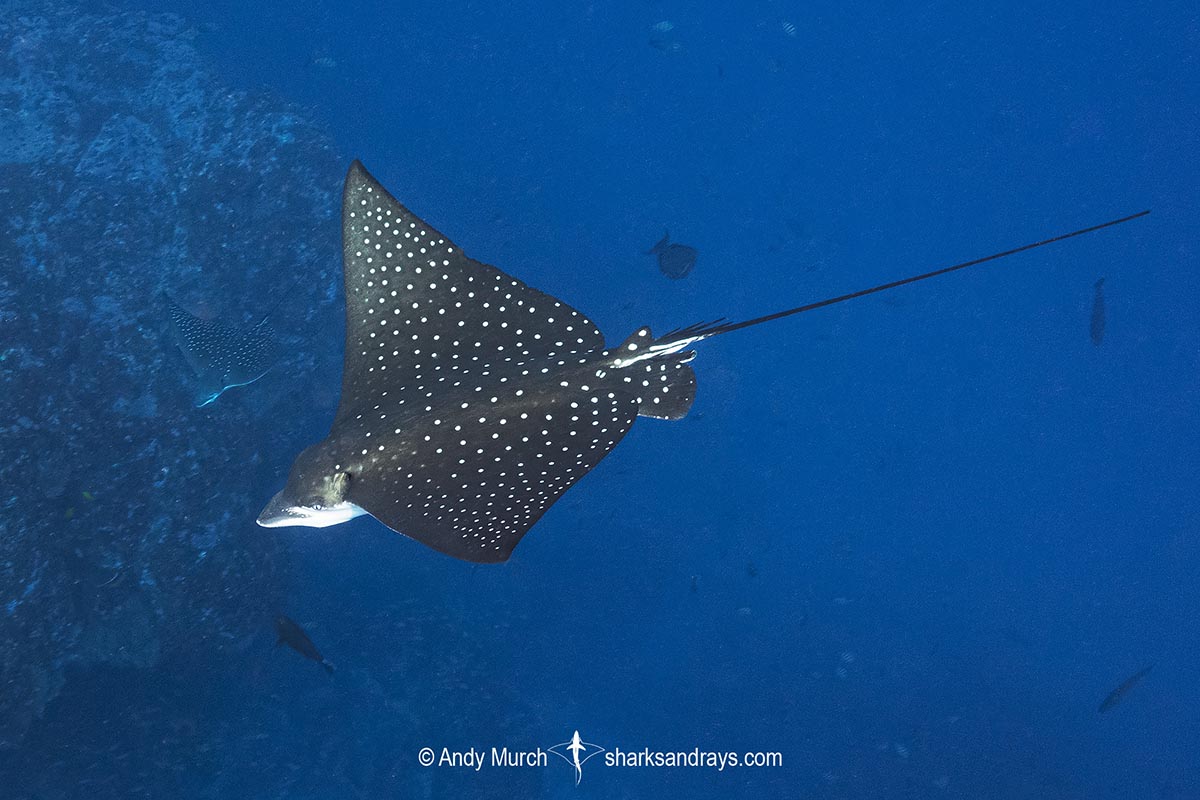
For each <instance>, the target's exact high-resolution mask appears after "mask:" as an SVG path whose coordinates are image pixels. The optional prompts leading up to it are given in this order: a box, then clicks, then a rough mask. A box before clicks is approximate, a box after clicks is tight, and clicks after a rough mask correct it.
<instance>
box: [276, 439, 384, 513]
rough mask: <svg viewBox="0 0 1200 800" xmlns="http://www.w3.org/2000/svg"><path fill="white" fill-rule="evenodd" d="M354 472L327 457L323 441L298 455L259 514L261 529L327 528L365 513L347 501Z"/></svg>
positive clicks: (327, 452) (326, 449)
mask: <svg viewBox="0 0 1200 800" xmlns="http://www.w3.org/2000/svg"><path fill="white" fill-rule="evenodd" d="M353 482H354V475H353V472H352V471H351V470H350V469H349V468H348V467H347V468H343V466H342V465H341V464H335V463H334V462H333V461H332V460H331V459H330V457H329V451H328V447H327V443H326V442H321V443H319V444H315V445H313V446H312V447H309V448H308V449H307V450H305V451H304V452H303V453H301V454H300V455H299V457H298V458H297V459H296V462H295V463H294V464H293V465H292V471H291V472H290V473H289V474H288V479H287V484H286V485H285V486H284V487H283V490H282V491H280V492H279V493H278V494H276V495H275V496H274V497H272V498H271V502H269V503H267V506H266V508H264V509H263V510H262V513H260V514H259V515H258V524H259V525H262V526H263V527H264V528H285V527H289V526H293V525H300V526H304V527H308V528H326V527H329V526H330V525H337V524H339V523H342V522H346V521H348V520H351V519H354V518H355V517H358V516H362V515H363V514H365V513H366V512H365V511H363V509H361V508H360V507H358V506H357V505H355V504H354V503H353V502H351V500H350V489H351V486H352V484H353Z"/></svg>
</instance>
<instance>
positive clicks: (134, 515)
mask: <svg viewBox="0 0 1200 800" xmlns="http://www.w3.org/2000/svg"><path fill="white" fill-rule="evenodd" d="M88 8H91V7H90V6H88V7H83V6H80V7H72V6H71V5H70V4H51V3H42V2H16V3H5V4H0V11H2V12H3V13H0V102H2V105H3V108H4V109H5V111H4V113H3V114H2V115H0V225H2V226H3V230H2V231H0V265H3V266H2V267H0V448H2V455H3V458H0V508H3V512H2V513H0V685H3V686H4V687H5V691H4V692H3V693H2V694H0V748H3V747H6V746H13V745H15V744H17V743H18V742H19V741H20V739H21V737H22V734H23V732H24V731H25V730H26V728H27V727H28V725H29V724H30V723H31V721H33V720H35V719H37V717H38V715H39V714H40V713H41V712H42V710H43V708H44V707H45V705H46V703H48V702H50V701H51V700H52V699H53V698H54V697H55V695H56V694H57V693H58V692H59V691H60V689H61V687H62V686H63V682H64V676H65V674H66V673H65V670H66V669H67V668H68V667H69V666H72V665H75V666H84V667H88V666H96V665H109V666H114V667H122V668H126V667H134V668H142V667H150V666H153V665H154V664H155V663H157V662H158V661H159V660H160V659H161V658H163V657H166V656H168V655H170V654H171V653H172V652H173V651H174V652H178V651H179V650H180V649H182V648H184V647H187V648H195V647H196V646H197V643H198V642H200V643H205V644H206V645H207V646H208V647H210V648H211V649H213V650H216V649H219V648H221V647H223V646H227V645H229V644H230V643H231V642H233V641H235V640H237V639H240V638H244V637H245V636H246V635H248V633H249V631H251V630H252V629H254V628H256V627H257V626H258V625H259V624H260V622H259V620H258V619H257V617H256V615H255V613H256V612H257V611H258V610H260V609H261V608H262V607H264V605H266V603H265V602H264V597H266V596H269V595H270V594H271V593H273V592H275V591H276V576H277V571H278V570H277V567H276V566H275V564H276V563H277V557H276V556H277V554H276V552H275V548H276V544H275V543H274V542H275V540H274V539H273V538H272V537H265V536H262V535H261V532H259V531H258V530H257V529H256V528H255V526H254V511H255V510H256V509H257V508H258V507H259V506H260V505H261V504H262V498H263V497H266V496H269V487H270V486H271V485H273V484H274V483H276V482H277V481H278V478H279V476H278V474H277V469H278V465H274V464H271V465H264V463H263V458H262V457H261V455H260V448H263V449H264V450H265V447H264V445H265V444H266V442H265V441H264V437H263V433H264V432H265V431H268V430H271V429H272V426H271V424H270V421H271V420H272V419H276V418H278V417H280V416H281V415H282V412H281V409H282V408H283V407H284V405H285V403H286V401H287V399H288V398H287V397H286V396H285V392H284V391H283V389H284V388H285V387H286V388H290V389H292V390H294V389H296V388H298V387H302V386H305V385H306V383H305V378H307V377H311V376H312V374H313V372H314V364H316V363H317V362H318V354H313V353H311V352H309V351H307V350H305V349H304V348H305V343H307V342H309V341H311V337H312V330H313V329H314V328H316V327H318V326H321V327H324V326H326V325H330V326H336V325H337V324H338V323H337V319H338V317H339V315H340V310H339V309H338V308H337V307H335V306H334V304H333V300H334V297H335V296H336V294H337V292H336V286H337V282H338V280H339V278H340V276H339V269H340V268H339V260H338V239H337V222H336V220H335V219H334V218H333V216H332V215H333V214H334V212H335V211H336V209H337V196H336V192H337V191H338V190H339V187H340V176H341V171H342V165H341V164H340V163H339V160H338V159H336V158H335V157H334V154H333V153H332V149H331V147H330V145H329V142H328V141H327V139H326V138H325V136H324V134H323V133H322V132H321V131H320V130H318V129H317V128H315V127H314V126H313V125H311V124H309V123H308V122H306V121H305V120H304V119H303V118H302V117H301V116H299V115H298V114H296V113H294V112H293V111H291V110H289V109H288V108H286V107H285V106H284V105H283V104H282V103H280V102H279V101H278V100H272V99H271V98H268V97H259V96H253V95H248V94H244V93H239V92H236V91H230V90H229V89H228V88H227V87H224V86H222V85H221V84H220V83H219V82H218V81H217V80H215V79H214V77H213V76H212V75H211V74H209V73H208V72H206V69H205V68H204V66H203V65H202V61H201V59H200V58H199V56H198V55H197V52H196V49H195V47H194V43H193V37H192V34H191V33H190V32H189V30H188V29H187V27H186V25H185V24H184V23H182V22H181V21H180V20H178V19H176V18H173V17H170V16H160V15H142V14H97V13H92V12H90V11H88V10H86V9H88ZM326 222H328V224H326ZM297 276H300V277H301V278H302V280H298V279H297ZM180 288H182V289H183V290H196V289H197V288H199V289H201V290H204V291H207V292H208V295H209V297H208V300H209V302H219V303H220V304H221V305H223V306H225V307H226V308H227V309H230V310H234V311H236V312H237V314H239V315H240V314H244V315H245V319H246V320H249V319H251V318H252V317H253V315H254V313H255V311H256V308H255V305H254V304H255V303H256V302H259V301H258V300H256V298H262V297H268V296H269V297H279V296H281V295H285V294H286V295H288V297H287V300H286V302H287V304H288V305H289V307H290V309H291V316H292V320H291V322H292V323H293V324H294V327H293V329H281V330H280V334H281V339H282V342H283V344H284V345H285V348H286V351H287V352H288V353H289V354H291V355H289V356H288V357H287V358H286V359H285V362H286V368H285V369H283V370H280V371H279V372H280V373H281V375H279V376H277V377H276V378H275V380H274V382H273V383H272V382H271V381H270V380H267V379H264V381H262V382H260V384H259V385H256V386H255V387H254V388H255V390H256V391H254V392H253V393H251V392H249V391H247V392H245V393H243V394H242V395H240V396H239V397H238V398H235V399H234V400H233V401H231V402H228V403H224V402H223V403H221V404H218V405H215V406H213V407H212V408H210V409H204V410H197V409H195V408H193V407H192V404H191V402H190V401H189V394H190V387H189V385H188V380H189V377H190V376H189V375H188V373H187V370H186V367H185V365H184V364H183V362H182V360H181V356H180V354H179V352H178V351H177V350H176V349H175V347H174V345H173V343H172V341H171V339H170V337H169V336H168V335H167V333H166V319H167V316H166V309H165V308H162V307H160V306H159V305H158V304H156V303H155V298H156V297H157V295H158V293H159V292H160V291H161V290H164V289H172V290H179V289H180ZM320 360H321V361H323V362H324V363H327V364H328V363H333V364H335V363H336V361H333V360H326V359H324V358H323V357H322V358H321V359H320ZM330 378H331V379H336V376H330ZM308 405H310V406H311V405H312V404H308ZM280 427H283V426H278V425H276V426H274V428H275V429H278V428H280ZM285 429H286V428H285ZM296 434H298V435H299V436H300V437H301V438H300V439H298V440H297V441H294V442H283V441H278V442H272V443H271V444H272V451H273V450H274V449H275V448H276V447H277V448H279V449H280V451H281V452H284V453H286V452H291V451H292V450H294V449H295V448H296V447H297V446H300V445H302V444H306V443H307V442H306V441H304V439H303V435H304V432H303V431H300V430H297V431H296Z"/></svg>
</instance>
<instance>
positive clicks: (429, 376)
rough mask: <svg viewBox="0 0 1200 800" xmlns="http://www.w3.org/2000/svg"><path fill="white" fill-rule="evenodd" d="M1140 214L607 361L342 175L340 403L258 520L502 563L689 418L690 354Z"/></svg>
mask: <svg viewBox="0 0 1200 800" xmlns="http://www.w3.org/2000/svg"><path fill="white" fill-rule="evenodd" d="M1148 213H1149V212H1148V211H1143V212H1141V213H1138V214H1134V215H1131V216H1128V217H1123V218H1121V219H1117V220H1112V221H1110V222H1105V223H1103V224H1100V225H1094V226H1092V227H1090V228H1084V229H1082V230H1078V231H1074V232H1072V233H1067V234H1062V235H1059V236H1055V237H1053V238H1051V239H1045V240H1043V241H1040V242H1035V243H1034V244H1027V245H1024V246H1023V247H1018V248H1015V249H1012V250H1006V251H1004V252H1001V253H996V254H993V255H990V256H986V257H984V258H978V259H975V260H973V261H967V262H964V263H962V264H956V265H954V266H951V267H945V268H943V269H939V270H936V271H934V272H928V273H925V274H923V275H917V276H914V277H910V278H904V279H903V280H898V281H892V282H891V283H885V284H882V285H879V286H875V287H872V288H870V289H863V290H860V291H857V292H853V293H851V294H846V295H841V296H839V297H833V298H830V299H828V300H822V301H819V302H816V303H809V304H808V305H803V306H799V307H797V308H792V309H788V310H787V311H780V312H778V313H775V314H769V315H767V316H763V317H756V318H754V319H750V320H746V321H743V322H728V321H725V320H716V321H714V322H706V323H700V324H697V325H691V326H689V327H686V328H680V329H678V330H675V331H672V332H670V333H667V334H665V335H663V336H654V335H652V334H651V333H650V329H649V328H648V327H642V328H638V329H637V330H636V331H634V332H633V333H632V334H631V335H630V336H629V338H627V339H626V340H625V341H623V342H622V343H621V344H620V345H618V346H617V347H606V346H605V342H604V336H603V335H602V334H601V333H600V331H599V330H598V329H597V328H596V325H595V324H594V323H593V322H592V321H591V320H589V319H587V318H586V317H585V316H583V315H582V314H580V313H579V312H578V311H576V310H575V309H573V308H571V307H570V306H568V305H566V304H565V303H563V302H562V301H560V300H557V299H555V298H553V297H551V296H550V295H547V294H544V293H543V292H540V291H538V290H537V289H534V288H533V287H531V286H527V285H526V284H524V283H522V282H521V281H519V280H517V279H516V278H514V277H512V276H511V275H508V274H506V273H504V272H501V271H500V270H499V269H496V268H495V267H493V266H490V265H488V264H483V263H481V262H479V261H475V260H474V259H471V258H469V257H467V256H466V254H464V253H463V252H462V250H461V249H460V248H459V247H458V246H457V245H455V244H454V243H453V242H451V241H450V240H449V239H448V238H446V237H445V236H444V235H442V234H441V233H439V232H438V231H437V230H435V229H434V228H433V227H432V226H431V225H429V224H427V223H426V222H424V221H423V220H421V219H420V218H419V217H417V216H416V215H415V214H413V213H412V212H411V211H409V210H408V209H407V208H405V207H404V206H403V205H401V204H400V203H399V202H398V201H397V200H396V199H395V198H394V197H392V196H391V195H390V194H389V193H388V192H387V190H386V189H384V188H383V186H381V185H380V184H379V182H378V181H376V180H375V178H374V177H372V176H371V175H370V174H369V173H368V172H367V171H366V169H364V168H363V166H362V164H360V163H359V162H357V161H355V162H354V163H353V164H351V166H350V170H349V172H348V173H347V175H346V183H345V187H344V190H343V194H342V256H343V272H344V280H345V294H346V343H345V346H346V350H345V363H344V366H343V373H342V395H341V401H340V403H339V405H338V410H337V414H336V416H335V418H334V422H333V427H332V428H331V430H330V431H329V435H328V436H327V437H326V438H325V439H324V440H322V441H320V442H318V443H317V444H314V445H312V446H310V447H308V448H307V449H305V450H304V451H303V452H301V453H300V455H299V456H297V457H296V460H295V462H294V463H293V464H292V468H291V472H290V473H289V475H288V479H287V484H286V485H285V486H284V488H283V490H282V491H280V492H279V493H278V494H276V495H275V497H274V498H272V499H271V501H270V502H269V503H268V504H267V506H266V508H265V509H263V511H262V513H261V514H260V515H259V517H258V523H259V524H260V525H263V526H265V527H283V526H289V525H304V526H310V527H325V526H328V525H336V524H338V523H341V522H345V521H347V520H349V519H352V518H354V517H357V516H360V515H362V514H369V515H371V516H373V517H375V518H376V519H377V520H379V521H380V522H382V523H383V524H385V525H387V526H388V527H389V528H391V529H393V530H395V531H397V532H399V533H403V534H405V535H406V536H409V537H411V538H413V539H416V540H417V541H419V542H421V543H422V544H425V545H427V546H429V547H431V548H433V549H435V550H438V551H441V552H443V553H447V554H449V555H451V556H455V557H457V558H461V559H464V560H467V561H474V562H483V563H488V562H500V561H505V560H507V559H508V557H509V555H510V554H511V553H512V551H513V548H514V547H516V545H517V543H518V542H519V541H520V540H521V537H522V536H524V535H525V533H526V532H527V531H528V530H529V529H530V528H531V527H533V525H534V524H535V523H536V522H537V521H538V520H539V519H540V518H541V516H542V515H543V514H544V513H545V512H546V510H547V509H548V508H549V507H550V506H551V505H552V504H553V503H554V502H555V501H556V500H558V498H559V497H561V496H562V495H563V493H564V492H566V491H567V490H568V489H570V488H571V487H572V486H574V485H575V483H576V482H578V481H579V479H580V478H582V477H583V476H584V475H586V474H587V473H588V472H589V471H591V469H592V468H593V467H595V466H596V465H597V464H599V463H600V461H601V460H602V459H603V458H604V457H605V456H606V455H608V453H609V452H610V451H611V450H612V449H613V448H614V447H616V445H617V443H618V442H620V441H621V439H622V438H623V437H624V436H625V434H626V433H628V431H629V429H630V427H631V426H632V425H633V422H634V420H635V419H637V418H638V417H639V416H643V417H654V418H656V419H681V418H682V417H684V416H685V415H686V414H687V413H688V410H689V409H690V408H691V406H692V401H693V400H694V399H695V395H696V375H695V373H694V372H693V371H692V368H691V367H690V366H689V362H690V361H691V360H692V359H693V358H694V357H695V355H696V353H695V351H693V350H691V349H690V348H691V346H692V345H694V344H696V343H697V342H700V341H702V340H704V339H708V338H711V337H713V336H718V335H720V334H723V333H729V332H731V331H735V330H740V329H742V328H748V327H750V326H752V325H759V324H761V323H764V322H769V321H771V320H776V319H781V318H783V317H787V316H791V315H793V314H800V313H803V312H805V311H811V310H813V309H816V308H822V307H824V306H829V305H833V304H834V303H840V302H843V301H845V300H850V299H853V298H856V297H863V296H865V295H868V294H873V293H875V292H882V291H885V290H888V289H894V288H896V287H898V286H903V285H905V284H909V283H915V282H917V281H921V280H925V279H926V278H932V277H935V276H937V275H944V274H945V273H948V272H953V271H954V270H959V269H963V268H965V267H969V266H972V265H975V264H982V263H984V262H986V261H993V260H995V259H999V258H1003V257H1005V256H1009V255H1013V254H1015V253H1020V252H1023V251H1025V250H1031V249H1033V248H1035V247H1042V246H1044V245H1047V244H1050V243H1051V242H1057V241H1061V240H1063V239H1068V238H1070V237H1073V236H1079V235H1081V234H1084V233H1088V232H1090V231H1095V230H1099V229H1101V228H1106V227H1109V226H1112V225H1117V224H1119V223H1122V222H1126V221H1128V220H1131V219H1134V218H1136V217H1140V216H1144V215H1145V214H1148Z"/></svg>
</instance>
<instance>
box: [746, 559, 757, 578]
mask: <svg viewBox="0 0 1200 800" xmlns="http://www.w3.org/2000/svg"><path fill="white" fill-rule="evenodd" d="M746 577H748V578H757V577H758V567H756V566H754V562H753V561H749V562H747V563H746Z"/></svg>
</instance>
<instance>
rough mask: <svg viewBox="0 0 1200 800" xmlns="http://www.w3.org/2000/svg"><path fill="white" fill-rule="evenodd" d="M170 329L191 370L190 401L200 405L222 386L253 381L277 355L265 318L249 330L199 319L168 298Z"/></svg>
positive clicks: (211, 398)
mask: <svg viewBox="0 0 1200 800" xmlns="http://www.w3.org/2000/svg"><path fill="white" fill-rule="evenodd" d="M166 301H167V305H168V307H169V309H170V312H171V332H172V333H173V334H174V336H175V341H176V343H177V344H178V345H179V349H180V350H181V351H183V356H184V358H185V359H186V360H187V362H188V365H189V366H190V367H191V368H192V371H193V372H194V373H196V385H195V388H194V390H193V393H192V401H193V402H194V403H195V404H196V407H197V408H203V407H204V406H206V405H208V404H209V403H211V402H212V401H214V400H216V399H217V398H218V397H220V396H221V394H222V393H223V392H224V391H225V390H226V389H232V388H233V387H235V386H246V385H247V384H250V383H254V382H255V381H256V380H258V379H259V378H261V377H262V376H263V375H265V374H266V373H267V370H269V369H270V368H271V366H272V365H273V364H274V363H275V359H276V358H277V356H278V352H279V351H278V345H277V343H276V341H275V337H274V336H273V335H272V333H271V330H270V328H268V327H267V318H268V317H270V313H267V314H266V315H264V316H263V318H262V320H261V321H260V322H259V323H258V324H257V325H255V326H254V327H253V328H250V329H249V330H240V329H238V328H235V327H233V326H232V325H227V324H225V323H224V322H220V321H219V320H211V319H201V318H200V317H197V316H196V315H194V314H191V313H189V312H188V311H187V309H185V308H183V307H182V306H180V305H179V304H178V303H176V302H175V301H174V300H172V299H171V298H170V297H166Z"/></svg>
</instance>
